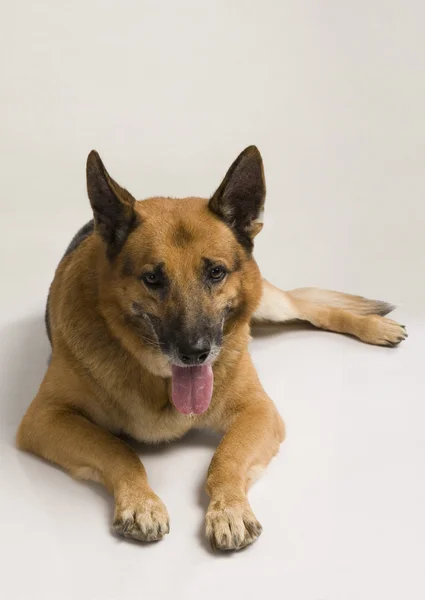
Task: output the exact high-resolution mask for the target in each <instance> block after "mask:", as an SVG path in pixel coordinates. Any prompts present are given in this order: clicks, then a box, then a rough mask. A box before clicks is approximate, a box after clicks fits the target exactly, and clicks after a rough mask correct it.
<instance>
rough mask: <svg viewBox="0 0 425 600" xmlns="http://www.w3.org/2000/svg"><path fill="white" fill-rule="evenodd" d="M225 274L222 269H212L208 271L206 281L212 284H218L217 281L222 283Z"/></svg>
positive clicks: (224, 270)
mask: <svg viewBox="0 0 425 600" xmlns="http://www.w3.org/2000/svg"><path fill="white" fill-rule="evenodd" d="M226 273H227V272H226V269H225V268H224V267H221V266H218V267H213V268H212V269H210V270H209V271H208V279H209V280H210V281H211V282H213V283H218V282H219V281H222V280H223V279H224V278H225V276H226Z"/></svg>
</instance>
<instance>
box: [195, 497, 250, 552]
mask: <svg viewBox="0 0 425 600" xmlns="http://www.w3.org/2000/svg"><path fill="white" fill-rule="evenodd" d="M261 532H262V527H261V525H260V523H259V522H258V521H257V519H256V518H255V515H254V513H253V512H252V510H251V508H250V506H249V504H248V501H246V500H245V501H243V502H238V503H232V504H230V503H229V504H226V502H224V501H220V500H217V501H211V504H210V506H209V508H208V512H207V515H206V535H207V538H208V540H209V541H210V544H211V547H212V548H213V549H214V550H241V548H245V546H248V544H252V542H255V540H256V539H257V538H258V537H259V536H260V535H261Z"/></svg>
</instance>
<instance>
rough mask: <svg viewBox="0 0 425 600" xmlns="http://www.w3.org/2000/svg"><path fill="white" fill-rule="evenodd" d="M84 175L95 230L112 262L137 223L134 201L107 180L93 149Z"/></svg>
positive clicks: (128, 194) (105, 171)
mask: <svg viewBox="0 0 425 600" xmlns="http://www.w3.org/2000/svg"><path fill="white" fill-rule="evenodd" d="M86 173H87V192H88V196H89V199H90V204H91V206H92V209H93V215H94V222H95V227H96V230H97V231H98V233H99V235H100V236H101V238H102V239H103V241H104V242H105V244H106V254H107V256H108V258H109V259H111V260H112V259H113V258H114V257H115V256H116V255H117V254H118V253H119V251H120V250H121V248H122V247H123V245H124V243H125V241H126V239H127V237H128V235H129V234H130V232H131V231H132V230H133V229H134V228H135V227H136V226H137V224H138V216H137V213H136V211H135V208H134V205H135V202H136V201H135V199H134V198H133V196H132V195H131V194H130V193H129V192H127V190H125V189H124V188H122V187H120V186H119V185H118V183H116V181H114V180H113V179H112V177H110V175H109V174H108V172H107V170H106V169H105V166H104V164H103V162H102V160H101V158H100V156H99V154H98V153H97V152H96V151H95V150H92V151H91V152H90V154H89V155H88V158H87V170H86Z"/></svg>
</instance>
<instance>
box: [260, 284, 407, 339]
mask: <svg viewBox="0 0 425 600" xmlns="http://www.w3.org/2000/svg"><path fill="white" fill-rule="evenodd" d="M263 283H264V285H263V297H262V300H261V304H260V306H259V308H258V310H257V311H256V313H255V314H254V317H253V321H254V322H261V321H268V322H274V323H285V322H288V321H293V320H300V321H307V322H308V323H311V324H312V325H314V326H315V327H318V328H320V329H326V330H328V331H334V332H336V333H345V334H349V335H353V336H355V337H357V338H358V339H360V340H362V341H363V342H366V343H368V344H374V345H377V346H396V345H397V344H399V343H400V342H402V341H403V340H404V339H406V337H407V332H406V328H405V327H404V326H403V325H399V324H398V323H396V322H395V321H392V320H391V319H388V318H385V317H383V316H381V315H383V314H387V313H388V312H390V311H391V310H392V309H393V308H394V307H393V306H392V305H390V304H388V303H386V302H379V301H375V300H368V299H367V298H362V297H361V296H351V295H348V294H342V293H340V292H333V291H328V290H319V289H316V288H305V289H302V290H294V291H293V292H284V291H282V290H280V289H278V288H276V287H275V286H273V285H271V284H270V283H268V282H267V281H264V282H263Z"/></svg>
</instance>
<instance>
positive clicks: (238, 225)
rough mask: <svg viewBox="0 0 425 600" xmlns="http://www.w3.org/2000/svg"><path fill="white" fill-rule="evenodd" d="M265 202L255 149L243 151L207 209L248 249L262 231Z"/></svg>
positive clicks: (258, 157)
mask: <svg viewBox="0 0 425 600" xmlns="http://www.w3.org/2000/svg"><path fill="white" fill-rule="evenodd" d="M265 199H266V182H265V179H264V169H263V160H262V158H261V154H260V152H259V151H258V148H257V147H256V146H249V147H248V148H246V149H245V150H244V151H243V152H242V153H241V154H240V155H239V156H238V158H237V159H236V160H235V162H234V163H233V164H232V166H231V167H230V169H229V170H228V171H227V173H226V176H225V178H224V179H223V181H222V183H221V185H220V187H219V188H218V190H217V191H216V192H215V194H214V195H213V197H212V198H211V200H210V202H209V208H210V210H211V211H212V212H214V213H215V214H216V215H217V216H218V217H220V219H222V220H223V221H225V222H226V223H227V225H229V226H230V227H232V229H234V231H235V233H236V234H237V235H238V237H239V239H240V240H241V242H242V243H244V244H245V245H246V246H247V247H248V248H249V249H251V248H252V245H253V244H252V240H253V239H254V237H255V236H256V235H257V233H259V232H260V231H261V229H262V227H263V224H262V214H263V209H264V202H265Z"/></svg>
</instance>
